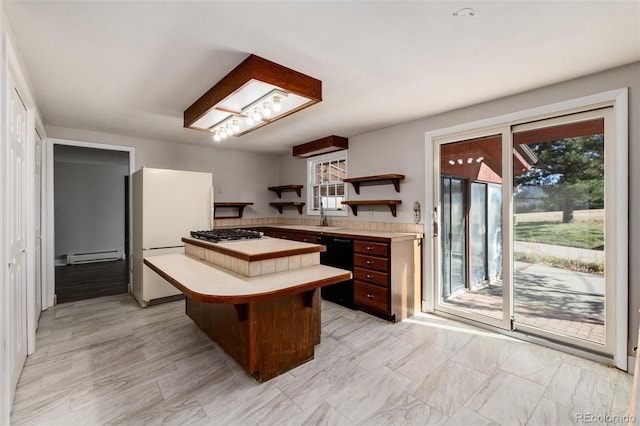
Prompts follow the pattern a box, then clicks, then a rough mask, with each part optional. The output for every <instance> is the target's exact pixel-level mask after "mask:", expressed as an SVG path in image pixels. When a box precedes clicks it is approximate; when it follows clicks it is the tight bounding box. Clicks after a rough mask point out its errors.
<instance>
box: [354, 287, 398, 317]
mask: <svg viewBox="0 0 640 426" xmlns="http://www.w3.org/2000/svg"><path fill="white" fill-rule="evenodd" d="M353 293H354V294H353V295H354V300H355V302H356V305H360V306H366V307H369V308H372V309H376V310H378V311H382V312H389V292H388V290H387V289H386V288H385V287H378V286H376V285H371V284H367V283H363V282H362V281H355V282H354V288H353Z"/></svg>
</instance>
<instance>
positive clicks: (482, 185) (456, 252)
mask: <svg viewBox="0 0 640 426" xmlns="http://www.w3.org/2000/svg"><path fill="white" fill-rule="evenodd" d="M507 135H508V134H507V133H505V132H504V131H502V130H501V129H497V131H496V132H492V131H489V132H485V133H484V134H477V135H474V136H473V137H471V138H463V139H458V138H455V137H453V138H449V139H444V140H441V141H440V144H439V145H438V148H437V150H438V154H437V155H438V157H439V161H438V164H439V170H438V181H439V182H440V186H439V188H438V190H437V192H438V196H437V197H438V200H439V203H438V206H439V207H436V212H437V216H438V220H439V224H438V225H439V226H438V229H439V235H438V238H439V242H440V244H439V251H438V253H437V256H439V262H438V264H439V265H440V270H439V283H440V285H439V291H438V294H437V301H438V302H437V308H438V309H439V310H442V311H445V312H448V313H451V314H454V315H462V316H465V317H469V318H471V319H474V320H477V321H481V322H486V323H489V324H492V325H495V326H499V327H503V328H508V327H510V313H509V311H508V310H507V311H505V306H508V303H505V302H504V298H505V295H507V297H508V296H509V294H510V293H509V289H507V291H505V288H504V285H505V281H504V280H503V276H502V275H503V268H502V258H503V232H502V228H503V223H502V220H501V218H502V215H503V212H502V210H503V203H502V199H503V191H504V185H503V177H502V169H503V164H502V163H503V158H504V156H503V152H502V151H503V142H504V138H505V137H507ZM438 209H439V210H438Z"/></svg>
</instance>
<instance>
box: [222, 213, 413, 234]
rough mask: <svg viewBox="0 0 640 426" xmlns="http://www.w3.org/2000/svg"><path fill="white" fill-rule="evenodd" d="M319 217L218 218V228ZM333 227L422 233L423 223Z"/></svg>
mask: <svg viewBox="0 0 640 426" xmlns="http://www.w3.org/2000/svg"><path fill="white" fill-rule="evenodd" d="M318 222H319V219H318V218H310V219H306V218H290V217H266V218H257V219H256V218H253V219H216V228H231V227H238V226H268V225H317V224H318ZM330 225H331V226H332V227H338V228H345V229H361V230H367V231H381V232H412V233H419V234H422V233H423V232H424V224H422V223H418V224H415V223H395V222H361V221H353V220H333V219H330Z"/></svg>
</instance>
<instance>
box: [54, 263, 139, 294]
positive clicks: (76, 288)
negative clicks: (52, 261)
mask: <svg viewBox="0 0 640 426" xmlns="http://www.w3.org/2000/svg"><path fill="white" fill-rule="evenodd" d="M128 284H129V269H128V268H127V261H126V260H116V261H113V262H96V263H84V264H78V265H65V266H56V295H57V299H58V303H68V302H75V301H78V300H85V299H93V298H96V297H102V296H112V295H115V294H122V293H126V292H127V291H128Z"/></svg>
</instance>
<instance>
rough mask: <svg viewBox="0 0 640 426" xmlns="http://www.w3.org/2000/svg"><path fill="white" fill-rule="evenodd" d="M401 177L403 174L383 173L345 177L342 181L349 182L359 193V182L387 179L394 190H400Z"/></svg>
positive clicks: (377, 181) (379, 181)
mask: <svg viewBox="0 0 640 426" xmlns="http://www.w3.org/2000/svg"><path fill="white" fill-rule="evenodd" d="M402 179H404V175H399V174H395V173H388V174H385V175H375V176H363V177H353V178H345V179H343V181H345V182H350V183H351V185H353V189H355V190H356V194H359V193H360V184H361V183H381V182H384V181H387V180H390V181H391V183H393V187H394V188H395V189H396V192H400V181H401V180H402ZM394 216H395V215H394Z"/></svg>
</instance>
